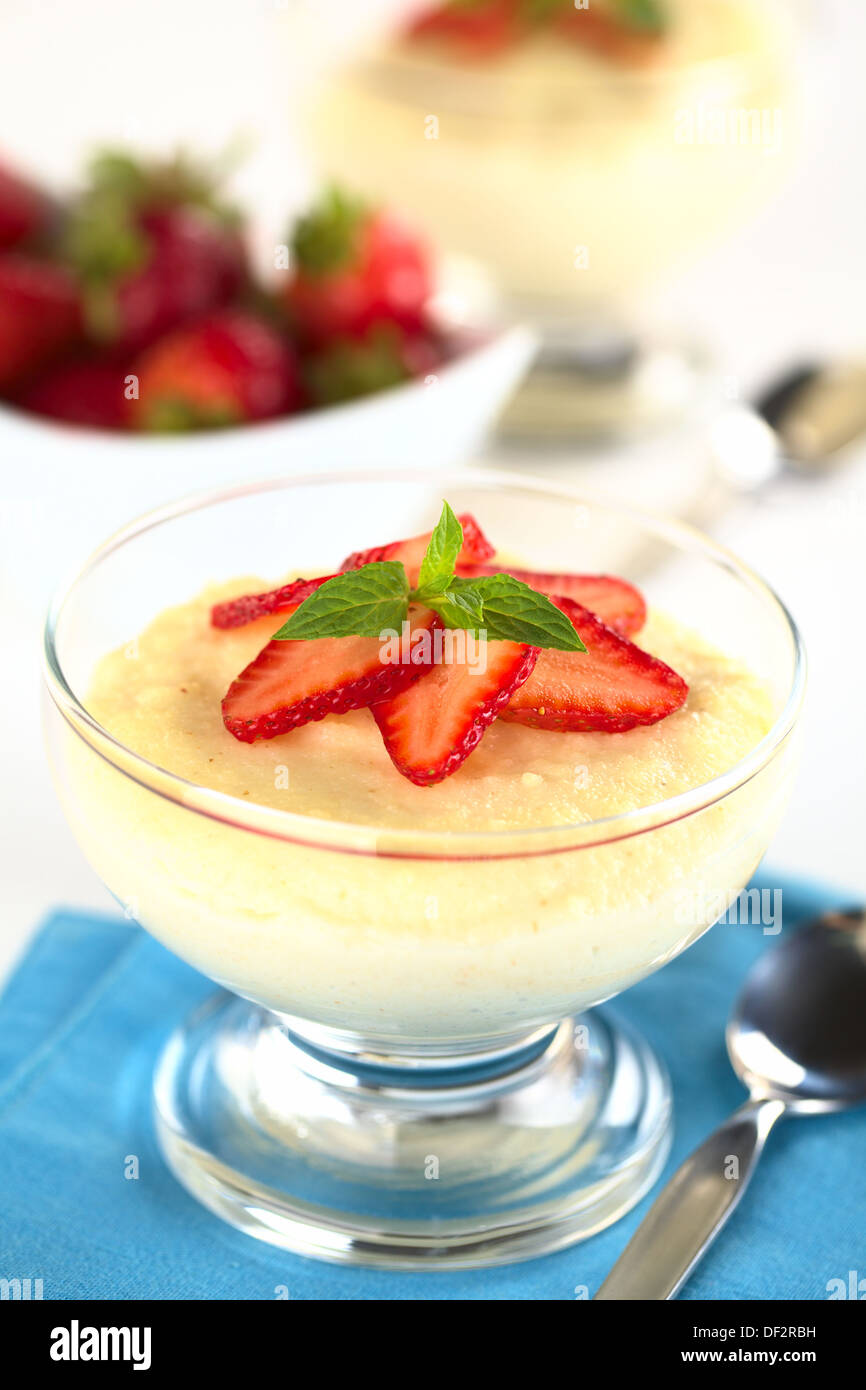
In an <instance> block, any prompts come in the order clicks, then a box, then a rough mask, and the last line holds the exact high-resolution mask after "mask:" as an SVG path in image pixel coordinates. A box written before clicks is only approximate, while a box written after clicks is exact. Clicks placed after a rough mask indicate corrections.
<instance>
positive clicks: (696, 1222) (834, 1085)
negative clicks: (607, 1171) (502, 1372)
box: [595, 909, 866, 1299]
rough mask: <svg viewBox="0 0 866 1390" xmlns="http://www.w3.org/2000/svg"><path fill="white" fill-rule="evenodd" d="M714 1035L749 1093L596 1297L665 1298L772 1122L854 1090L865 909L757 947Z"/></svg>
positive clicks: (862, 1007)
mask: <svg viewBox="0 0 866 1390" xmlns="http://www.w3.org/2000/svg"><path fill="white" fill-rule="evenodd" d="M725 1039H726V1042H727V1046H728V1055H729V1057H730V1059H731V1063H732V1065H733V1067H734V1070H735V1071H736V1073H737V1075H738V1076H739V1078H740V1080H741V1081H742V1082H743V1083H744V1085H745V1086H747V1087H748V1090H749V1099H748V1100H747V1101H746V1102H745V1104H744V1105H741V1106H740V1108H739V1110H737V1111H735V1112H734V1114H733V1115H732V1116H731V1117H730V1119H729V1120H727V1121H726V1123H725V1124H723V1125H722V1126H721V1127H720V1128H719V1129H717V1130H716V1131H715V1133H714V1134H711V1135H710V1137H709V1139H707V1140H705V1142H704V1143H703V1144H702V1145H701V1146H700V1148H699V1149H696V1150H695V1152H694V1153H693V1154H691V1156H690V1157H689V1158H687V1159H686V1161H685V1163H684V1164H683V1165H682V1167H681V1168H679V1169H678V1170H677V1172H676V1173H675V1174H674V1176H673V1177H672V1178H671V1180H670V1182H669V1183H668V1185H667V1187H665V1188H664V1190H663V1192H662V1193H661V1195H660V1196H659V1197H658V1198H657V1199H656V1201H655V1203H654V1204H653V1206H652V1207H651V1208H650V1211H649V1212H648V1214H647V1215H646V1216H645V1217H644V1219H643V1221H642V1223H641V1225H640V1226H639V1227H638V1229H637V1231H636V1232H635V1234H634V1235H633V1236H632V1238H631V1240H630V1241H629V1243H628V1245H627V1246H626V1248H625V1250H624V1251H623V1253H622V1255H620V1257H619V1259H618V1260H617V1262H616V1264H615V1265H614V1267H613V1269H612V1270H611V1272H610V1274H609V1275H608V1276H607V1278H606V1279H605V1281H604V1283H603V1284H602V1286H601V1288H600V1289H599V1290H598V1293H597V1294H596V1295H595V1297H596V1298H597V1299H668V1298H673V1297H674V1296H675V1295H676V1293H677V1292H678V1290H679V1289H680V1288H681V1287H682V1285H683V1284H684V1283H685V1281H686V1279H687V1278H688V1276H689V1274H690V1273H691V1271H692V1270H693V1269H694V1267H695V1265H696V1264H697V1263H698V1261H699V1260H700V1258H701V1256H702V1255H703V1253H704V1251H705V1250H706V1249H707V1248H708V1247H709V1245H710V1244H711V1242H712V1241H713V1239H714V1238H715V1236H716V1235H717V1233H718V1232H719V1231H720V1230H721V1228H722V1226H723V1225H724V1224H725V1222H726V1221H727V1219H728V1217H729V1216H730V1215H731V1212H732V1211H733V1210H734V1208H735V1207H736V1205H737V1203H738V1202H739V1201H740V1198H741V1197H742V1195H743V1193H744V1192H745V1190H746V1188H747V1186H748V1184H749V1180H750V1178H751V1176H752V1173H753V1172H754V1171H755V1168H756V1166H757V1162H758V1159H759V1158H760V1156H761V1153H762V1152H763V1148H764V1144H765V1142H766V1139H767V1136H768V1134H769V1133H770V1130H771V1129H772V1128H773V1125H774V1124H775V1123H776V1121H777V1120H779V1119H781V1117H782V1116H783V1115H819V1114H824V1113H826V1112H828V1111H832V1110H844V1109H847V1108H848V1107H849V1106H852V1105H858V1104H860V1103H861V1102H863V1101H866V912H864V910H863V909H857V910H853V911H850V912H835V913H828V914H827V915H826V916H824V917H820V918H818V919H817V920H816V921H814V922H810V923H809V924H808V925H807V926H805V927H802V928H801V929H800V930H799V931H795V932H792V934H791V936H790V937H788V938H787V939H786V940H785V941H784V942H783V943H782V944H781V945H779V946H777V947H775V948H774V949H773V950H771V951H769V952H767V954H766V955H764V956H762V957H761V959H760V960H759V961H758V963H757V964H756V965H755V966H754V967H753V968H752V970H751V971H750V972H749V975H748V977H747V979H746V984H745V988H744V989H743V992H742V994H741V995H740V998H739V1000H738V1001H737V1004H736V1006H735V1009H734V1013H733V1015H732V1017H731V1020H730V1022H729V1023H728V1027H727V1030H726V1034H725Z"/></svg>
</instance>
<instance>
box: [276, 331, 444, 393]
mask: <svg viewBox="0 0 866 1390" xmlns="http://www.w3.org/2000/svg"><path fill="white" fill-rule="evenodd" d="M441 364H442V351H441V349H440V348H439V346H438V345H437V344H436V343H435V342H434V340H433V339H432V337H430V336H429V335H426V334H421V333H416V334H407V333H405V332H404V331H403V330H402V329H401V328H398V327H397V325H396V324H393V323H378V324H374V325H373V327H372V328H370V329H369V330H368V332H367V333H366V334H364V335H363V336H362V337H357V338H349V337H345V336H342V337H339V338H334V339H333V340H332V341H331V342H330V343H328V344H326V345H325V346H324V347H321V348H317V349H316V350H315V351H313V352H310V353H309V354H308V355H307V357H306V360H305V362H304V381H305V384H306V387H307V390H308V392H309V396H310V400H311V401H312V402H313V403H314V404H315V405H336V404H338V403H339V402H340V401H351V400H355V399H357V398H358V397H359V396H370V395H373V394H374V393H375V392H377V391H384V390H386V389H387V388H388V387H389V386H399V385H400V383H401V382H404V381H410V380H411V379H412V378H414V377H423V376H426V375H428V374H429V373H433V372H435V371H436V369H437V368H438V367H439V366H441Z"/></svg>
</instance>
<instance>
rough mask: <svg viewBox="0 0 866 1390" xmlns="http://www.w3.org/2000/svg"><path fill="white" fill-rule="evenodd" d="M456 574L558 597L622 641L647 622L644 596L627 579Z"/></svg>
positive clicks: (462, 570)
mask: <svg viewBox="0 0 866 1390" xmlns="http://www.w3.org/2000/svg"><path fill="white" fill-rule="evenodd" d="M457 573H458V574H459V575H461V576H463V577H464V578H467V579H474V578H477V577H478V576H481V575H491V574H510V575H512V576H513V578H514V579H519V580H521V581H522V583H524V584H528V585H529V587H530V589H535V590H536V591H537V592H538V593H540V594H547V595H548V596H549V597H551V598H554V597H556V595H557V594H560V595H562V597H563V598H570V599H573V600H574V602H575V603H579V604H580V605H581V607H582V608H588V609H589V610H590V612H591V613H595V615H596V617H598V618H601V621H602V622H603V623H607V625H608V627H612V628H613V629H614V631H615V632H619V633H621V634H622V636H623V637H631V636H632V634H633V633H635V632H640V630H641V628H642V627H643V625H644V623H645V622H646V603H645V602H644V598H643V594H642V593H641V592H640V590H639V589H636V588H635V587H634V585H633V584H629V583H628V581H627V580H625V579H619V578H617V577H616V576H615V575H612V574H539V573H537V572H536V571H535V570H523V569H515V568H514V566H513V565H499V566H497V565H479V564H470V565H466V564H460V563H458V565H457Z"/></svg>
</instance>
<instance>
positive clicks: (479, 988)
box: [61, 578, 789, 1044]
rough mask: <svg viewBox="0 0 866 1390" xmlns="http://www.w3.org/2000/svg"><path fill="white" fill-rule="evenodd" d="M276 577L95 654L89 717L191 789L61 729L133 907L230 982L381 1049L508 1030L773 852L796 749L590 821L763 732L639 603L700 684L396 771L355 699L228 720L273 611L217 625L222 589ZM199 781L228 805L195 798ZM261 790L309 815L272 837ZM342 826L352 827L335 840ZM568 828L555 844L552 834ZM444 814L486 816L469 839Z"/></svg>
mask: <svg viewBox="0 0 866 1390" xmlns="http://www.w3.org/2000/svg"><path fill="white" fill-rule="evenodd" d="M264 587H266V586H265V585H264V584H263V582H262V581H261V580H254V579H250V578H244V579H241V580H238V581H236V582H234V583H232V584H228V585H222V586H220V587H219V588H216V587H212V588H210V589H208V590H206V591H205V592H204V593H203V594H202V595H201V596H200V597H199V598H197V599H195V600H194V601H192V602H189V603H186V604H183V605H181V606H179V607H176V608H171V609H169V610H167V611H165V612H163V613H162V614H160V615H159V616H158V617H157V618H156V619H155V620H154V621H153V622H152V623H151V625H150V626H149V627H148V628H147V630H146V631H145V632H143V633H142V634H141V635H140V636H139V637H138V638H137V640H135V641H132V642H131V643H130V644H129V645H127V646H125V647H124V648H123V649H122V650H119V651H117V652H113V653H111V654H109V655H107V656H106V657H105V658H104V659H103V660H102V661H101V663H100V664H99V665H98V666H97V669H96V670H95V672H94V675H93V680H92V684H91V689H90V692H89V696H88V698H87V700H86V706H87V709H88V711H89V713H90V714H91V715H92V717H93V718H94V719H95V720H96V721H98V722H99V724H101V726H102V727H103V729H105V730H107V731H108V733H109V734H110V735H112V736H113V737H114V738H115V739H117V740H119V742H120V743H121V744H123V745H124V746H125V747H126V748H127V749H130V750H132V751H133V752H135V753H138V754H140V755H142V756H144V757H146V758H147V759H148V760H149V761H150V762H151V763H154V764H156V765H158V766H159V767H161V768H163V769H166V770H167V771H169V772H171V773H173V774H176V775H177V776H179V777H181V778H183V779H185V780H186V781H187V782H188V783H190V784H193V785H192V787H191V788H190V790H189V793H188V795H187V796H186V799H187V800H188V802H189V804H188V805H183V804H177V802H176V801H175V800H172V799H170V797H164V796H160V795H157V794H156V793H155V792H154V791H153V790H151V789H150V788H148V787H145V786H143V785H141V784H140V780H136V777H139V779H140V771H137V770H136V768H135V767H134V766H133V765H132V764H131V763H129V759H128V758H127V757H126V756H125V755H123V754H119V753H118V751H117V749H114V750H112V757H113V758H114V759H115V761H116V762H117V763H118V765H119V766H112V765H111V763H110V762H108V761H106V759H105V758H104V757H101V756H99V753H98V751H96V750H97V748H98V747H99V743H100V740H101V738H102V735H96V736H94V734H93V732H92V731H90V732H88V731H87V730H86V729H79V730H73V729H68V730H67V732H66V735H65V738H66V746H65V750H64V759H63V761H64V768H65V777H64V784H65V785H64V787H62V788H61V792H62V794H65V795H66V799H67V804H68V810H69V814H70V818H71V819H72V820H73V823H74V824H75V827H76V831H77V833H78V835H79V838H80V839H81V842H82V844H83V846H84V848H85V850H86V852H87V853H88V855H89V857H90V859H91V860H92V862H93V864H94V866H95V867H96V869H97V871H98V872H99V873H100V874H101V875H102V877H103V878H104V880H105V881H106V883H107V884H108V885H109V887H110V888H111V889H112V890H113V891H114V892H115V893H116V894H117V896H118V897H119V898H120V899H121V901H122V902H123V903H124V904H125V905H127V907H128V910H129V912H130V914H131V915H134V916H135V917H136V918H137V919H138V920H140V921H141V922H142V923H143V924H144V925H145V926H147V927H148V928H149V929H150V930H151V931H152V932H153V933H154V934H155V935H156V936H158V937H159V938H160V939H161V940H163V941H164V942H165V943H166V945H168V946H170V947H171V949H172V950H173V951H175V952H176V953H177V954H178V955H180V956H182V957H184V958H185V959H187V960H189V961H191V962H192V963H193V964H194V965H196V966H198V967H199V968H201V969H202V970H204V971H205V972H206V973H207V974H209V975H211V976H212V977H213V978H215V979H217V980H219V981H223V982H225V983H226V984H228V985H230V986H231V987H232V988H233V989H235V990H236V991H237V992H239V993H242V994H246V995H247V996H248V997H250V998H252V999H255V1000H257V1001H259V1002H261V1003H263V1004H265V1005H267V1006H268V1007H270V1008H274V1009H277V1010H279V1011H281V1012H283V1013H286V1014H291V1015H295V1016H298V1017H300V1018H305V1019H308V1020H311V1021H314V1022H316V1023H318V1024H320V1025H330V1026H332V1027H334V1028H341V1029H344V1030H347V1031H348V1032H354V1033H363V1034H365V1035H366V1036H367V1037H372V1038H374V1039H378V1040H380V1042H382V1043H387V1040H388V1039H389V1038H396V1037H400V1038H401V1039H402V1040H403V1042H407V1041H409V1040H413V1039H414V1040H417V1041H418V1042H424V1043H429V1042H434V1043H435V1042H442V1043H443V1044H444V1043H447V1042H448V1041H449V1040H453V1039H456V1038H460V1039H461V1040H462V1041H464V1042H465V1041H472V1040H478V1041H482V1040H485V1039H490V1038H498V1037H502V1036H505V1035H508V1034H512V1033H516V1032H518V1031H520V1030H521V1029H525V1028H529V1027H533V1026H535V1025H537V1024H541V1023H545V1022H548V1021H553V1020H555V1019H557V1018H559V1017H561V1016H563V1015H565V1014H566V1013H568V1012H570V1011H573V1010H575V1009H577V1008H580V1007H583V1006H585V1005H588V1004H591V1003H596V1002H598V1001H599V1000H600V999H602V998H604V997H606V996H608V995H610V994H613V993H616V992H618V991H619V990H621V989H623V988H624V987H625V986H626V985H627V984H629V983H631V982H632V981H633V980H635V979H637V978H639V977H640V976H641V975H643V974H646V973H647V972H648V971H650V970H651V969H653V968H654V967H655V966H657V965H659V964H661V963H663V962H664V961H665V960H667V959H669V958H670V957H671V956H673V955H674V954H675V953H676V952H677V951H679V950H680V949H681V948H682V947H683V946H684V945H685V944H687V943H688V942H689V941H690V940H692V939H693V938H694V937H695V936H696V935H697V934H698V933H699V932H700V931H702V930H703V929H704V928H706V927H707V926H708V925H709V924H710V922H711V921H712V920H713V919H714V917H715V916H716V915H718V913H719V911H720V908H719V906H718V903H719V896H720V895H724V896H725V897H729V896H730V895H731V894H733V893H735V892H737V891H738V890H739V889H740V888H741V887H742V885H743V884H744V883H745V881H746V879H747V878H748V876H749V875H750V873H751V872H752V870H753V869H754V867H755V865H756V864H757V862H758V860H759V859H760V857H761V855H762V854H763V852H764V850H765V848H766V845H767V842H768V840H769V838H770V835H771V833H772V830H773V828H774V824H775V821H776V819H777V816H778V813H779V811H780V808H781V804H782V801H783V798H784V792H785V790H786V786H787V780H788V771H789V769H788V761H787V760H786V759H777V760H773V761H772V762H771V763H770V764H768V765H767V766H766V767H764V768H763V769H762V771H761V772H759V773H758V775H757V776H755V777H753V778H752V779H751V781H749V782H748V783H747V784H746V785H744V786H742V787H740V788H739V789H738V790H736V791H733V792H732V793H730V794H729V795H728V796H727V797H726V798H724V799H723V800H722V801H719V802H717V803H716V804H714V805H709V806H707V807H706V808H705V809H703V810H699V811H696V812H694V813H693V814H691V815H689V816H687V817H685V818H680V819H675V818H672V816H671V815H670V814H667V815H666V814H664V813H659V812H656V813H653V812H648V813H647V817H646V820H645V822H642V823H641V826H638V827H634V828H635V829H641V830H642V833H636V834H632V835H630V836H629V837H628V838H623V839H616V838H615V835H616V833H617V832H616V830H615V829H613V830H612V831H611V833H610V835H606V834H605V833H604V832H598V831H595V832H593V833H592V834H591V835H590V836H589V838H588V839H587V837H586V835H585V834H582V833H581V829H580V827H581V826H585V825H586V823H587V822H590V821H597V820H599V819H600V818H603V817H607V816H611V815H615V814H616V813H618V812H623V811H628V810H632V809H634V808H638V807H642V806H643V807H649V806H652V805H655V804H656V803H658V802H661V801H664V800H665V799H667V798H670V797H671V796H673V795H675V794H676V793H678V792H683V791H685V790H687V789H688V788H693V787H695V786H697V785H699V784H703V783H705V782H707V781H708V780H709V779H712V778H713V777H714V776H716V775H718V774H722V773H724V772H726V771H728V770H729V769H731V768H732V767H733V766H734V765H735V764H736V763H738V762H739V761H740V760H741V759H742V758H743V757H745V756H746V755H747V754H748V753H749V752H750V751H751V750H752V749H754V748H755V747H756V745H757V744H758V743H759V742H760V740H761V739H762V738H763V737H764V735H765V734H766V733H767V732H768V730H769V728H770V726H771V723H772V721H773V718H774V715H775V713H776V711H775V710H774V708H773V702H772V700H771V698H770V696H769V694H768V692H767V690H766V689H765V688H764V686H763V685H762V684H761V682H760V681H758V680H757V679H756V678H755V677H754V676H752V675H751V674H750V672H749V671H748V670H746V669H745V668H744V667H743V666H742V665H740V664H738V663H737V662H736V661H733V660H730V659H728V658H726V657H725V656H724V655H722V654H721V653H719V652H717V651H714V650H712V649H711V648H710V647H708V646H707V645H706V644H705V643H703V642H702V641H701V640H700V639H699V638H698V637H696V636H695V635H694V634H692V633H691V632H688V631H686V630H684V629H683V628H681V627H680V626H679V625H678V624H677V623H676V622H674V621H673V620H672V619H670V618H666V617H663V616H661V615H658V614H652V615H651V616H650V618H649V620H648V622H647V625H646V627H645V628H644V629H643V631H642V632H641V633H640V634H639V636H638V641H639V643H640V644H641V645H643V646H645V647H647V648H648V649H649V650H650V651H652V652H653V653H655V654H657V655H659V656H661V657H662V658H663V659H665V660H666V661H668V662H670V663H671V664H672V665H673V666H674V667H675V668H676V669H677V670H678V671H679V672H680V673H681V674H682V675H683V676H684V677H685V678H686V680H687V681H688V682H689V684H690V693H689V697H688V700H687V702H686V705H685V706H684V707H683V708H682V709H681V710H679V711H677V712H676V713H675V714H673V715H671V716H670V717H669V718H667V719H665V720H662V721H661V722H660V723H658V724H656V725H654V726H652V727H649V728H642V729H635V730H632V731H630V732H629V733H625V734H613V735H611V734H573V733H569V734H561V733H552V732H545V731H542V730H535V729H529V728H523V727H519V726H517V725H505V724H502V723H501V722H500V723H497V724H495V725H494V726H493V727H492V728H491V729H490V730H489V731H488V733H487V734H486V736H485V738H484V740H483V741H482V744H481V746H480V747H479V748H478V749H477V750H476V751H475V752H474V753H473V754H472V755H471V756H470V758H469V759H468V760H467V762H466V763H465V764H464V765H463V767H462V768H461V769H460V770H459V771H458V772H457V773H456V774H455V775H454V776H453V777H451V778H449V779H448V780H447V781H445V782H443V783H441V784H439V785H438V786H434V787H429V788H418V787H415V786H413V785H411V784H410V783H409V782H407V781H405V780H404V779H403V778H402V777H401V776H400V775H399V773H398V772H397V771H396V770H395V769H394V767H393V766H392V765H391V763H390V761H389V759H388V757H387V755H386V753H385V751H384V749H383V747H382V744H381V740H380V738H379V736H378V732H377V730H376V727H375V724H374V722H373V719H372V717H371V715H370V714H369V712H368V711H366V710H361V711H357V712H355V713H352V714H348V715H342V716H333V717H330V718H327V719H325V720H324V721H322V722H320V723H315V724H310V725H307V726H305V727H304V728H301V729H298V730H295V731H294V732H292V733H290V734H287V735H284V736H283V737H281V738H278V739H275V740H272V741H269V742H259V743H256V744H253V745H244V744H240V743H238V742H236V740H235V739H233V738H232V737H231V735H230V734H228V733H227V732H226V730H225V729H224V727H223V725H222V721H221V716H220V699H221V697H222V695H223V694H224V693H225V690H226V688H227V686H228V684H229V682H230V681H231V679H232V677H234V676H235V675H236V674H237V672H238V671H239V670H240V669H241V668H242V667H243V666H244V665H245V664H246V663H247V662H248V661H249V660H250V659H251V657H252V656H253V655H254V654H255V653H256V652H257V651H258V650H259V649H260V647H261V646H262V645H263V644H264V642H265V641H266V640H267V638H268V637H269V635H270V634H271V633H272V632H273V631H274V630H275V628H276V627H277V626H279V622H278V621H277V622H275V620H274V618H273V617H271V618H265V619H263V620H259V621H258V622H257V623H256V624H255V625H251V626H249V627H247V628H240V629H236V630H234V631H218V630H216V629H214V628H212V627H211V625H210V623H209V610H210V606H211V604H212V603H213V602H215V601H216V600H218V599H223V598H227V597H230V596H232V595H234V594H238V593H242V592H249V591H250V590H255V589H262V588H264ZM132 636H133V634H130V637H131V638H132ZM82 734H83V735H84V736H83V737H82ZM125 765H126V767H127V772H128V773H131V774H132V775H127V774H126V772H124V771H122V770H119V769H120V768H123V767H124V766H125ZM196 786H198V787H209V788H213V789H216V790H217V791H219V792H223V793H227V794H228V795H229V796H230V797H232V798H237V800H236V801H230V802H226V804H225V805H224V806H223V807H221V808H220V809H219V811H218V814H217V815H213V814H211V815H207V814H203V813H202V811H201V810H198V809H194V806H195V804H196V802H197V796H196V793H195V791H194V790H193V788H194V787H196ZM171 795H174V796H177V795H178V792H177V787H176V786H175V787H173V788H172V789H171ZM183 799H184V797H183V796H181V801H182V800H183ZM261 807H274V808H277V809H279V810H282V811H289V812H293V813H295V814H296V815H298V816H302V817H309V818H311V819H309V820H300V821H298V822H294V823H291V824H290V825H289V827H288V828H287V829H283V828H276V829H275V827H274V826H273V824H271V823H269V824H268V825H265V824H264V822H263V821H262V820H261V817H262V816H263V815H264V814H265V813H264V812H261V813H260V815H259V818H258V820H257V818H256V812H257V810H258V808H261ZM336 821H340V822H351V823H352V824H353V826H354V829H353V828H351V827H350V828H349V829H347V830H345V831H342V830H341V831H340V832H339V834H337V835H336V836H330V838H329V836H328V835H327V834H325V832H326V831H329V830H331V829H332V828H333V825H334V822H336ZM665 822H669V823H665ZM570 824H573V825H575V826H576V827H577V829H575V830H574V831H572V830H568V831H565V830H563V831H552V832H551V835H552V836H553V838H552V839H550V840H548V839H547V838H546V834H547V832H545V831H544V829H543V827H551V826H553V827H563V826H567V825H570ZM251 826H257V827H258V828H247V827H251ZM317 827H320V828H321V830H322V834H321V835H320V834H319V831H318V830H317ZM266 830H267V831H268V832H269V833H265V831H266ZM455 831H456V832H470V831H473V832H485V831H486V832H490V834H489V836H488V837H487V839H482V840H475V839H473V840H472V842H471V844H470V845H469V849H468V854H469V856H470V857H461V855H462V854H464V853H466V852H467V850H466V849H465V847H462V846H461V843H460V836H459V835H457V836H453V835H452V832H455ZM503 831H511V832H515V833H513V834H512V835H510V836H504V835H502V833H501V832H503ZM521 831H525V832H526V833H525V834H519V833H516V832H521ZM449 837H450V838H449ZM329 844H330V846H331V847H328V846H329ZM335 844H338V845H340V848H334V847H333V845H335ZM551 850H553V851H554V852H538V851H551ZM352 851H355V852H352ZM431 853H432V854H433V856H434V857H430V855H431ZM437 855H438V856H439V857H436V856H437ZM503 856H504V857H503Z"/></svg>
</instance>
